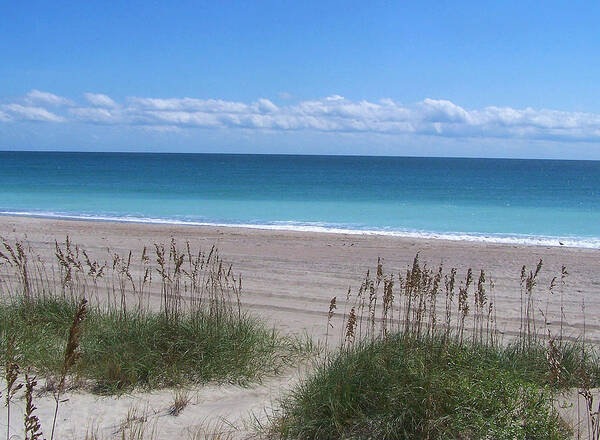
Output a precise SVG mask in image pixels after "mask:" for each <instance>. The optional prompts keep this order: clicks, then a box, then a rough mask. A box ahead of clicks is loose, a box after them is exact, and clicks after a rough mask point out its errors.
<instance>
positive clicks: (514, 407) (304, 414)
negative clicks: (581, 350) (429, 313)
mask: <svg viewBox="0 0 600 440" xmlns="http://www.w3.org/2000/svg"><path fill="white" fill-rule="evenodd" d="M520 353H521V352H519V351H505V350H502V349H495V348H489V347H488V348H485V347H482V346H470V345H468V346H467V345H464V344H463V345H460V344H459V343H456V342H450V343H446V342H443V340H442V339H441V338H439V339H430V340H428V341H425V340H423V339H415V337H414V336H401V335H395V336H392V337H389V338H387V339H385V340H383V339H380V340H377V341H375V342H374V343H370V342H362V343H359V344H356V345H355V346H353V347H352V348H351V349H349V350H341V351H339V352H338V353H337V354H336V355H335V356H332V357H331V358H330V359H328V360H327V361H326V362H325V363H323V364H321V365H320V366H319V367H318V368H317V369H316V371H315V372H314V373H313V374H312V375H311V377H310V378H309V379H308V380H306V381H304V382H303V383H302V384H301V385H300V386H299V387H298V388H297V389H296V390H295V391H294V392H293V393H292V394H291V395H290V396H288V397H287V399H286V400H284V402H283V404H282V408H281V414H280V416H279V418H277V419H276V421H275V425H274V427H273V431H274V432H273V433H274V434H276V435H277V436H279V437H282V438H294V439H297V438H298V439H299V438H320V439H338V438H378V439H408V438H410V439H430V438H439V439H442V438H474V439H475V438H476V439H484V438H494V439H501V438H527V439H532V440H533V439H540V440H541V439H544V440H547V439H548V440H549V439H566V438H568V435H569V429H568V427H567V426H565V425H564V424H563V423H562V422H560V420H559V419H558V418H557V415H556V413H555V411H554V409H553V407H552V395H551V393H550V389H549V388H548V387H547V385H546V384H545V383H543V382H542V381H540V380H539V379H540V378H541V377H543V376H539V375H537V374H535V371H533V370H535V366H534V365H531V364H530V362H529V359H527V358H523V357H522V356H521V354H520ZM523 366H525V367H528V366H529V367H531V368H530V369H529V370H527V369H526V370H523V369H522V368H523ZM532 369H533V370H532Z"/></svg>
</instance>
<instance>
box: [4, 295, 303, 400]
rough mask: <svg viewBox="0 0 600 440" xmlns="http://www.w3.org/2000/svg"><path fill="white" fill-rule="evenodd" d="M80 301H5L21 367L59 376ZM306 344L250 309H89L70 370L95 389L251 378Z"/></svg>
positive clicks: (274, 368)
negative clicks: (213, 312)
mask: <svg viewBox="0 0 600 440" xmlns="http://www.w3.org/2000/svg"><path fill="white" fill-rule="evenodd" d="M76 307H77V304H76V303H73V302H72V301H70V300H67V299H65V300H61V299H58V298H46V299H39V300H36V301H34V302H26V301H22V300H21V301H16V302H9V303H4V304H1V305H0V332H2V333H8V332H13V333H14V334H15V343H16V346H17V347H18V352H19V356H20V360H19V363H20V366H21V369H22V370H23V369H25V368H28V367H32V368H33V369H34V370H35V371H36V372H37V373H38V374H42V375H44V376H49V377H52V376H58V375H59V373H60V371H61V368H62V364H63V352H64V349H65V346H66V343H67V337H68V334H69V327H70V325H71V321H72V318H73V316H74V314H75V310H76ZM303 349H304V347H303V346H302V344H301V343H300V342H299V340H296V339H294V338H291V337H283V336H280V335H278V333H277V332H275V331H274V330H272V329H269V328H268V327H267V326H266V325H265V324H264V323H263V322H261V321H259V320H258V319H256V318H253V317H251V316H249V315H246V314H242V315H241V316H238V315H235V316H225V317H222V318H221V319H219V320H217V319H215V317H214V316H210V315H209V314H207V313H203V312H199V313H195V314H184V315H182V316H180V317H178V319H176V320H175V319H167V318H166V317H165V315H164V314H161V313H153V312H147V313H139V312H137V311H132V312H125V313H123V312H118V311H112V310H106V309H102V308H99V307H92V308H90V309H89V310H88V312H87V316H86V318H85V320H84V321H83V323H82V326H81V337H80V341H79V353H80V354H79V357H78V359H77V362H76V364H75V366H74V368H73V371H72V374H73V375H74V376H75V377H77V378H79V379H83V380H85V381H88V382H90V383H91V387H92V390H93V391H95V392H98V393H115V392H120V391H124V390H130V389H132V388H134V387H135V388H143V389H156V388H164V387H174V386H181V385H190V384H198V383H205V382H208V381H217V382H231V383H238V384H247V383H249V382H253V381H257V380H260V379H261V378H263V377H265V376H268V375H273V374H277V373H278V372H280V371H281V370H283V369H284V368H285V367H286V366H289V365H291V362H292V361H293V360H294V359H296V358H297V357H298V356H300V355H301V354H302V351H303Z"/></svg>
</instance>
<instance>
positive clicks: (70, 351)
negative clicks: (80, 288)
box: [50, 298, 87, 440]
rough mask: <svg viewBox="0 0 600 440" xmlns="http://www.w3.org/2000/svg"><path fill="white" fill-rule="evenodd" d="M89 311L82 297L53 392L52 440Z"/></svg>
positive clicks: (77, 356) (72, 323)
mask: <svg viewBox="0 0 600 440" xmlns="http://www.w3.org/2000/svg"><path fill="white" fill-rule="evenodd" d="M86 313H87V300H86V299H85V298H82V299H81V300H80V301H79V304H78V306H77V309H76V311H75V315H74V316H73V321H72V322H71V328H70V329H69V337H68V339H67V346H66V347H65V354H64V359H63V364H62V370H61V373H60V379H59V381H58V385H57V387H56V389H55V391H54V393H53V396H54V402H55V406H54V418H53V420H52V433H51V434H50V440H52V439H54V429H55V428H56V418H57V417H58V408H59V405H60V397H61V394H62V393H63V392H64V390H65V382H66V379H67V375H68V374H69V373H70V371H71V369H72V368H73V367H74V365H75V362H77V359H78V358H79V350H78V349H79V339H80V336H81V331H82V328H81V326H82V324H83V320H84V319H85V315H86Z"/></svg>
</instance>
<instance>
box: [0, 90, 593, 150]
mask: <svg viewBox="0 0 600 440" xmlns="http://www.w3.org/2000/svg"><path fill="white" fill-rule="evenodd" d="M18 121H36V122H45V123H63V124H64V123H69V122H71V123H73V122H76V123H81V124H103V125H114V126H135V127H143V128H150V129H155V130H180V129H192V128H205V129H223V128H225V129H227V128H230V129H245V130H263V131H279V132H286V131H315V132H330V133H336V132H339V133H357V132H359V133H377V134H387V135H394V134H415V135H430V136H443V137H451V138H473V137H479V138H521V139H544V140H550V141H584V142H596V141H600V114H594V113H582V112H568V111H560V110H544V109H533V108H525V109H514V108H510V107H494V106H492V107H485V108H483V109H465V108H463V107H461V106H459V105H457V104H455V103H453V102H451V101H447V100H440V99H430V98H427V99H424V100H423V101H421V102H418V103H415V104H412V105H404V104H401V103H398V102H396V101H393V100H391V99H382V100H379V101H352V100H349V99H346V98H344V97H342V96H339V95H332V96H329V97H326V98H322V99H316V100H306V101H300V102H297V103H294V104H288V105H283V106H281V105H279V106H278V105H277V104H275V103H274V102H272V101H271V100H269V99H266V98H260V99H257V100H256V101H254V102H251V103H245V102H235V101H225V100H220V99H196V98H148V97H129V98H127V99H125V100H124V101H123V102H118V101H116V100H114V99H112V98H111V97H109V96H107V95H104V94H99V93H85V94H84V95H83V100H82V101H81V102H79V103H76V102H73V101H71V100H69V99H67V98H64V97H61V96H57V95H54V94H52V93H48V92H42V91H39V90H32V91H31V92H29V93H28V94H27V95H25V96H24V97H22V98H20V99H17V100H13V101H12V102H7V103H5V104H0V123H2V124H10V123H14V122H18Z"/></svg>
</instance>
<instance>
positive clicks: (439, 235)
mask: <svg viewBox="0 0 600 440" xmlns="http://www.w3.org/2000/svg"><path fill="white" fill-rule="evenodd" d="M0 217H9V218H10V217H15V218H36V219H48V220H59V221H82V222H100V223H124V224H139V225H146V224H147V225H166V226H184V227H207V228H216V227H218V228H232V229H237V228H239V229H250V230H261V231H282V232H306V233H315V234H345V235H357V236H363V235H364V236H383V237H394V238H405V239H415V240H439V241H450V242H466V243H485V244H499V245H520V246H532V247H558V248H574V249H592V250H600V238H596V237H568V236H565V237H562V236H544V235H540V236H535V235H527V234H516V233H514V234H511V233H506V234H505V233H497V234H495V233H475V232H429V231H400V230H382V229H348V228H341V227H340V228H336V227H329V226H319V225H316V224H314V225H311V224H302V223H297V224H294V222H293V221H289V222H277V223H272V224H268V223H265V224H261V223H256V224H254V223H239V224H237V223H219V222H197V221H191V220H190V221H186V220H177V219H162V218H144V217H109V216H99V215H98V216H96V215H89V216H88V215H61V214H53V213H39V214H36V213H35V212H22V211H15V212H11V211H0Z"/></svg>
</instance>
